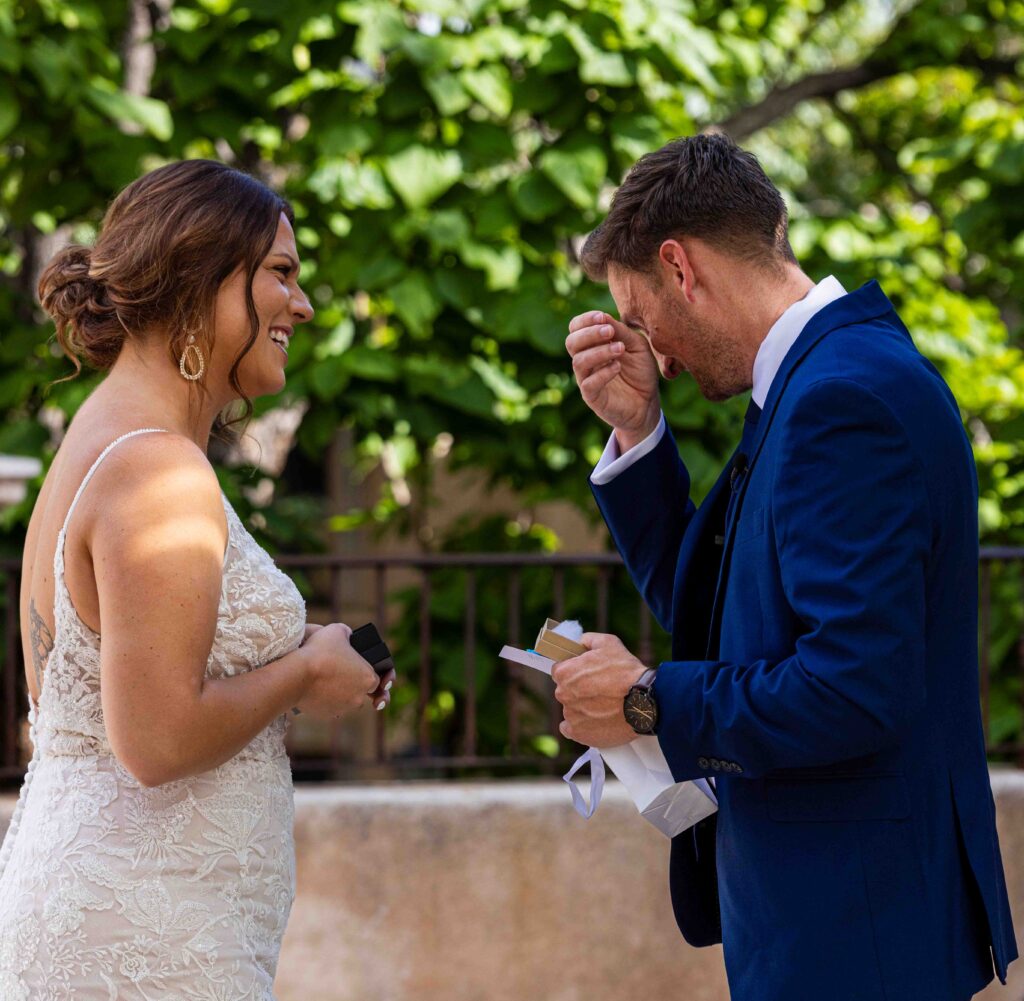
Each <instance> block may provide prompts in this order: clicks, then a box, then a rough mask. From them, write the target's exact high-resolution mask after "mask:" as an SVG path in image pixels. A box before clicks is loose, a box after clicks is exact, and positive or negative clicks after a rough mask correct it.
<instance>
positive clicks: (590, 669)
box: [551, 633, 647, 747]
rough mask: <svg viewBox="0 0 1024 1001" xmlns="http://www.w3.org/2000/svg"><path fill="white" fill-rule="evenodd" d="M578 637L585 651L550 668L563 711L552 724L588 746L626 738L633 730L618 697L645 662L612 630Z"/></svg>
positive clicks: (612, 744) (617, 742) (633, 734)
mask: <svg viewBox="0 0 1024 1001" xmlns="http://www.w3.org/2000/svg"><path fill="white" fill-rule="evenodd" d="M580 643H582V644H583V646H585V647H586V648H587V652H586V653H581V654H580V655H579V656H578V657H572V658H570V659H569V660H563V661H561V662H560V663H558V664H555V666H554V667H553V668H552V669H551V677H552V679H553V680H554V682H555V698H556V699H558V701H559V702H560V703H561V704H562V712H563V715H564V716H565V720H564V721H563V722H562V723H561V724H560V725H559V727H558V729H559V731H560V732H561V734H562V736H563V737H568V738H569V739H570V740H575V741H577V742H579V743H580V744H589V745H590V746H591V747H618V746H619V745H620V744H628V743H629V742H630V741H631V740H633V739H634V738H635V737H636V736H637V734H636V731H635V730H634V729H633V728H632V727H631V726H630V725H629V724H628V723H627V722H626V717H625V714H624V713H623V700H624V699H625V697H626V693H627V692H628V691H629V690H630V688H632V687H633V685H635V684H636V682H637V681H638V680H639V679H640V676H641V675H642V674H643V673H644V671H646V670H647V668H646V667H644V665H643V664H642V663H641V662H640V661H639V660H638V659H637V658H636V657H634V656H633V655H632V654H631V653H630V652H629V651H628V650H627V649H626V648H625V646H623V643H622V640H620V639H619V638H618V636H610V635H608V634H606V633H584V634H583V637H582V638H581V639H580Z"/></svg>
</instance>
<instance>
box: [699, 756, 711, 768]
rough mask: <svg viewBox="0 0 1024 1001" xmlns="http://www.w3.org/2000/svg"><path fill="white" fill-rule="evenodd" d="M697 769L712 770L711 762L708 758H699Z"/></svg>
mask: <svg viewBox="0 0 1024 1001" xmlns="http://www.w3.org/2000/svg"><path fill="white" fill-rule="evenodd" d="M697 767H698V768H710V767H711V762H709V761H708V759H707V758H698V759H697Z"/></svg>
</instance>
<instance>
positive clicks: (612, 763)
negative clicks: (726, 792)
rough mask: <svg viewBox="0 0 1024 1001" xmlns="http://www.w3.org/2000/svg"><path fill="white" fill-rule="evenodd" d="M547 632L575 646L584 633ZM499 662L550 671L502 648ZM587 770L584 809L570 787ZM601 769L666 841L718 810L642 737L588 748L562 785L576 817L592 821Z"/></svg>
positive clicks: (533, 658) (565, 625)
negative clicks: (679, 779)
mask: <svg viewBox="0 0 1024 1001" xmlns="http://www.w3.org/2000/svg"><path fill="white" fill-rule="evenodd" d="M552 632H555V633H558V634H559V635H560V636H565V637H566V638H568V639H571V640H575V641H577V642H578V641H579V639H580V637H581V636H582V635H583V627H582V626H581V625H580V624H579V623H578V622H576V621H573V620H571V619H570V620H567V621H565V622H562V623H560V624H559V625H558V626H556V627H555V628H554V629H553V630H552ZM501 657H502V659H503V660H510V661H512V662H513V663H515V664H522V665H523V666H524V667H530V668H533V669H534V670H535V671H540V672H541V673H542V674H546V675H548V676H550V675H551V669H552V668H553V667H554V665H555V662H554V661H553V660H550V659H549V658H547V657H542V656H541V655H540V654H537V653H532V652H530V651H527V650H520V649H518V648H517V647H513V646H505V647H503V648H502V651H501ZM586 764H589V765H590V802H589V803H588V802H587V801H586V800H585V799H584V797H583V793H582V792H581V791H580V789H579V787H578V786H577V785H576V783H575V782H574V781H573V779H574V777H575V775H576V773H577V772H578V771H579V770H580V769H581V768H583V766H584V765H586ZM605 764H607V765H608V767H609V768H610V769H611V770H612V772H614V774H615V777H616V778H617V779H618V780H619V781H620V782H621V783H622V784H623V785H624V786H625V787H626V791H627V792H628V793H629V795H630V798H631V799H632V800H633V802H634V803H635V804H636V807H637V809H638V810H639V811H640V815H641V816H642V817H643V818H644V819H645V820H647V821H648V822H649V823H651V824H653V825H654V826H655V827H656V828H657V829H658V830H659V831H661V832H662V834H665V835H667V836H668V837H670V838H673V837H675V836H676V835H677V834H681V833H682V832H683V831H685V830H687V828H690V827H692V826H693V825H694V824H696V823H697V822H698V821H700V820H703V819H704V818H705V817H708V816H710V815H711V814H712V813H714V812H715V811H716V810H717V809H718V799H717V798H716V796H715V793H714V791H713V790H712V789H711V786H710V785H709V784H708V782H707V780H706V779H696V780H694V781H692V782H676V781H675V779H673V778H672V772H671V769H670V768H669V766H668V762H667V761H666V760H665V755H664V754H663V753H662V751H661V747H660V745H659V744H658V738H657V737H655V736H642V737H637V738H636V740H633V741H631V742H630V743H628V744H623V745H621V746H620V747H603V748H600V749H598V748H596V747H591V748H589V749H588V750H587V751H586V752H585V753H584V754H582V755H581V756H580V757H579V758H578V759H577V761H576V763H575V764H574V765H573V766H572V768H570V769H569V771H568V772H566V773H565V775H564V776H563V779H564V781H565V782H567V783H568V785H569V790H570V792H571V794H572V800H573V805H574V806H575V807H576V812H577V813H579V814H580V816H581V817H591V816H593V814H594V811H595V810H596V809H597V807H598V805H599V804H600V802H601V793H602V792H603V790H604V778H605Z"/></svg>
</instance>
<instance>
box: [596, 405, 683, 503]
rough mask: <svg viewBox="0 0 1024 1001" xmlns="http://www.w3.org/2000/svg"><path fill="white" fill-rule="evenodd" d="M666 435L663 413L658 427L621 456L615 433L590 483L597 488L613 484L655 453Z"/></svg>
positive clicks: (612, 434)
mask: <svg viewBox="0 0 1024 1001" xmlns="http://www.w3.org/2000/svg"><path fill="white" fill-rule="evenodd" d="M664 434H665V414H664V413H662V415H661V420H660V421H658V426H657V427H656V428H655V429H654V430H653V431H652V432H651V433H650V434H649V435H648V436H647V437H646V438H644V440H643V441H642V442H640V444H639V445H634V446H633V447H632V448H631V449H630V450H629V451H628V452H626V453H625V454H624V455H620V454H619V443H618V441H616V439H615V432H614V431H613V432H612V433H611V436H610V437H609V438H608V444H607V445H605V447H604V453H603V454H602V455H601V458H600V460H599V461H598V463H597V465H596V466H595V467H594V471H593V472H592V473H591V474H590V482H591V483H593V484H594V486H597V487H603V486H604V485H605V484H606V483H611V481H612V480H614V479H615V477H616V476H618V475H619V473H624V472H625V471H626V470H627V469H629V467H630V466H632V465H633V463H634V462H636V461H637V460H639V459H642V458H643V457H644V456H645V455H647V454H648V453H649V452H653V451H654V450H655V448H657V447H658V443H659V442H660V441H661V438H662V435H664Z"/></svg>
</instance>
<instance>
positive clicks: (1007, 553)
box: [0, 547, 1024, 787]
mask: <svg viewBox="0 0 1024 1001" xmlns="http://www.w3.org/2000/svg"><path fill="white" fill-rule="evenodd" d="M277 562H278V565H279V566H281V567H282V569H284V570H285V571H286V572H288V573H290V574H291V575H292V576H293V577H294V578H295V579H296V580H297V581H298V582H299V584H300V587H301V588H302V590H303V592H304V594H305V595H306V599H307V609H308V612H309V618H310V621H320V622H328V621H345V622H349V623H350V624H352V625H358V624H360V623H361V622H362V621H366V620H368V619H372V620H373V621H374V622H376V623H377V625H378V627H379V628H380V631H381V633H382V635H384V636H385V637H386V638H387V639H388V641H389V643H390V645H391V646H392V649H393V652H394V654H395V660H396V664H397V666H398V669H399V675H400V679H399V684H398V685H396V687H395V689H394V692H393V696H394V699H393V705H392V708H391V709H390V710H389V711H388V712H386V713H373V714H367V713H362V714H359V715H358V716H357V717H349V718H347V719H344V720H342V721H340V722H339V723H337V724H332V725H323V724H316V723H314V722H313V721H306V720H303V719H302V718H301V717H299V718H297V719H296V720H295V721H294V722H293V724H292V726H291V728H290V731H289V752H290V754H291V757H292V764H293V769H294V772H295V775H296V777H297V778H300V779H346V778H381V777H386V776H389V775H401V776H426V775H434V776H436V775H460V774H526V773H536V772H556V771H558V770H560V769H562V768H563V767H564V766H565V765H566V763H567V762H569V761H571V760H572V758H573V757H574V756H575V750H578V748H576V747H575V745H572V744H569V743H568V742H566V741H564V740H563V739H562V738H561V737H560V735H559V733H558V722H559V720H560V718H561V713H560V709H559V706H558V704H557V703H556V702H555V700H554V698H553V697H552V696H551V684H550V681H549V680H548V679H546V678H543V677H542V676H540V675H537V674H535V672H532V671H530V670H529V669H528V668H520V667H518V666H516V665H514V664H507V663H504V662H500V661H499V658H498V651H499V649H500V647H501V645H502V644H504V643H505V642H508V643H511V644H512V645H515V646H521V647H528V646H529V645H530V643H531V641H532V639H533V637H534V636H535V635H536V633H537V630H538V629H539V627H540V626H541V625H542V624H543V621H544V618H545V616H547V615H550V616H552V617H554V618H558V619H561V618H564V617H574V618H579V619H580V620H581V622H583V624H584V626H585V627H586V628H587V629H590V630H593V631H597V632H614V633H616V634H617V635H620V636H622V638H623V640H624V641H625V642H626V644H627V646H629V648H630V649H632V650H633V651H634V652H635V653H636V654H637V656H638V657H640V659H641V660H643V661H644V662H645V663H657V662H658V661H659V660H661V659H664V658H665V657H667V655H668V649H669V641H668V637H667V636H665V634H664V633H663V632H662V630H661V629H660V627H658V626H657V625H656V623H655V622H654V620H653V617H652V616H651V615H650V613H649V612H648V610H647V609H646V607H645V606H644V605H643V603H642V601H641V600H640V599H639V597H638V596H637V595H636V593H635V591H634V590H633V589H632V586H631V584H630V582H629V580H628V578H627V575H626V573H625V570H624V568H623V567H622V564H621V561H620V560H619V558H618V556H616V555H587V556H560V555H548V554H543V555H541V554H523V553H508V554H504V553H502V554H475V553H455V554H444V555H411V556H377V557H351V556H334V555H331V556H322V555H316V556H281V557H278V558H277ZM0 573H2V574H3V577H4V588H3V605H4V607H3V639H4V662H3V675H2V680H0V689H2V697H3V709H2V714H0V715H2V726H3V739H2V747H0V782H2V783H4V784H5V785H7V786H8V787H10V786H12V785H16V784H17V783H18V782H19V781H20V779H21V775H22V772H23V769H24V763H25V758H26V750H27V748H26V739H25V738H26V734H25V724H24V719H25V710H26V707H27V699H26V694H25V692H26V689H25V675H24V663H23V657H22V644H21V638H20V632H19V627H18V593H19V586H20V573H21V569H20V564H19V562H18V561H16V560H5V561H0ZM979 573H980V578H979V582H980V606H979V662H980V692H981V705H982V718H983V722H984V728H985V738H986V744H987V746H988V749H989V753H990V755H991V756H992V757H993V759H996V760H1009V761H1012V762H1015V763H1017V764H1020V765H1024V740H1022V731H1024V548H1005V547H1004V548H988V549H984V550H982V553H981V562H980V568H979ZM574 749H575V750H574Z"/></svg>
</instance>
